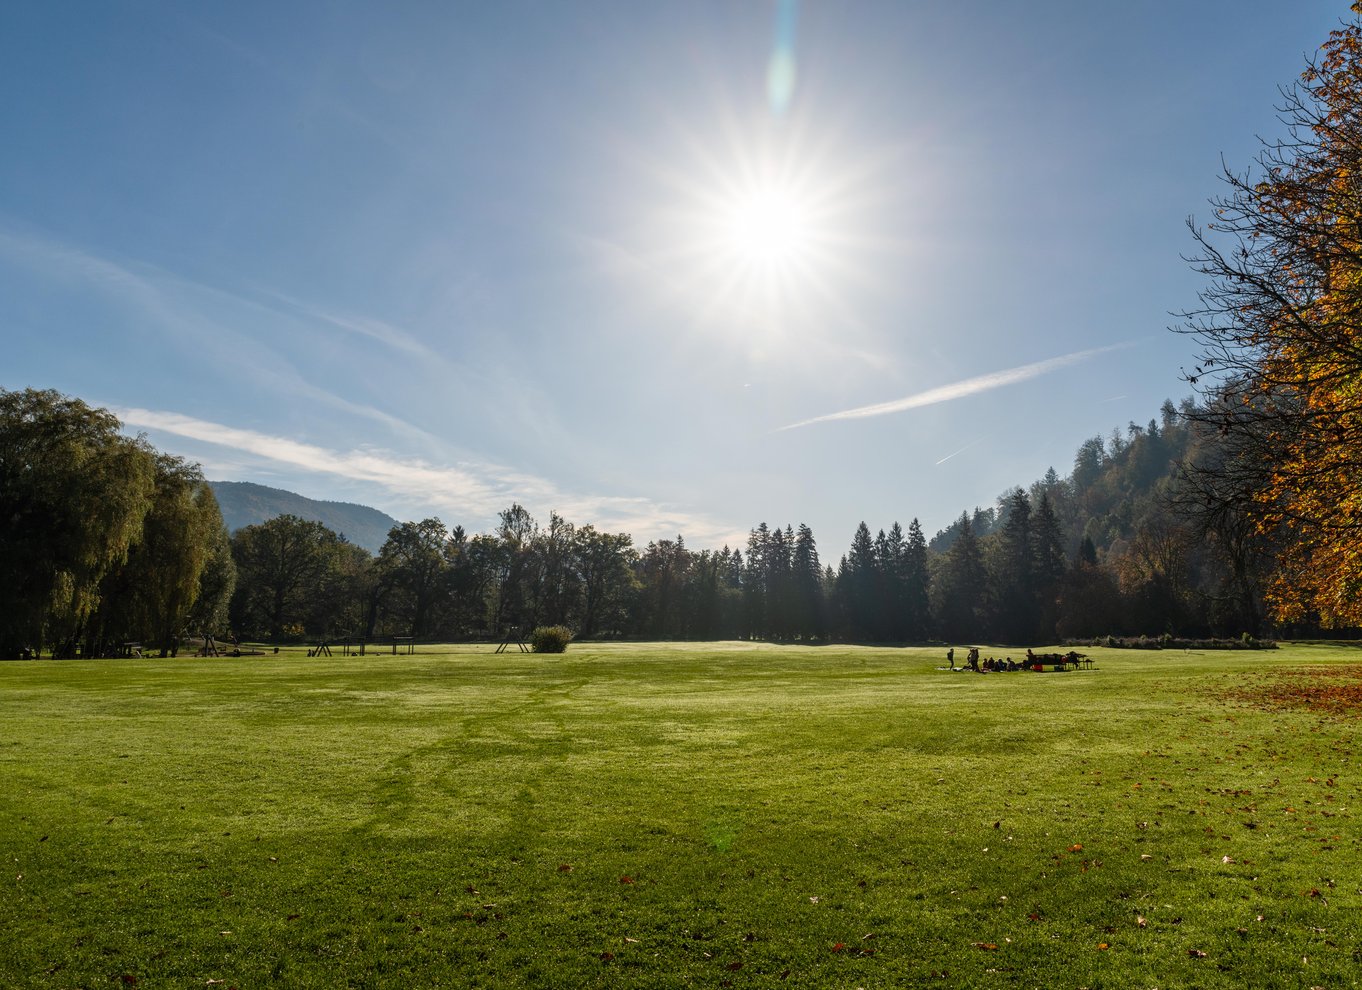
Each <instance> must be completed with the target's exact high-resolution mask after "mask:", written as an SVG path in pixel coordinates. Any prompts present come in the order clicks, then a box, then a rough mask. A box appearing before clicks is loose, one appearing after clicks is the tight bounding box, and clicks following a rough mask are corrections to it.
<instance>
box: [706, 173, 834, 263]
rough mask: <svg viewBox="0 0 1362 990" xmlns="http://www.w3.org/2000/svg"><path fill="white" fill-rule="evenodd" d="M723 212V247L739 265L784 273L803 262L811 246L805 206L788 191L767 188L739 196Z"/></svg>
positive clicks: (811, 221)
mask: <svg viewBox="0 0 1362 990" xmlns="http://www.w3.org/2000/svg"><path fill="white" fill-rule="evenodd" d="M724 212H725V213H726V215H725V216H723V217H722V224H721V226H722V228H723V235H724V239H725V241H726V243H725V244H724V245H723V246H724V247H725V248H726V249H727V250H728V251H729V252H731V254H732V255H733V258H734V260H736V261H738V262H740V263H742V264H745V265H749V266H752V267H754V268H764V269H788V268H791V267H793V266H796V265H798V264H799V263H800V261H801V259H805V258H807V256H808V254H809V252H810V250H811V249H812V248H813V246H814V238H815V225H814V217H813V216H812V214H811V211H810V208H809V205H808V204H807V203H806V202H804V201H803V200H802V199H801V197H800V196H799V195H798V194H797V193H796V192H795V191H794V190H793V189H791V188H789V187H786V186H780V185H768V186H764V187H759V188H755V189H751V190H748V191H746V192H743V193H740V194H739V195H737V196H735V197H734V198H733V201H732V202H731V203H729V204H728V205H727V206H726V208H725V210H724Z"/></svg>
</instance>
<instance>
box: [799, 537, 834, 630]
mask: <svg viewBox="0 0 1362 990" xmlns="http://www.w3.org/2000/svg"><path fill="white" fill-rule="evenodd" d="M790 580H791V585H792V588H791V592H792V593H791V598H792V600H793V602H794V608H795V624H794V632H796V633H797V634H798V636H799V638H800V639H802V640H805V641H808V640H811V639H822V638H824V637H825V636H826V635H827V614H826V612H827V609H826V606H825V604H824V597H823V568H822V566H821V565H820V564H819V563H818V546H817V544H816V543H815V542H814V538H813V530H811V529H809V527H808V526H806V525H804V523H800V524H799V534H798V535H797V536H796V537H795V543H794V555H793V558H792V560H791V575H790Z"/></svg>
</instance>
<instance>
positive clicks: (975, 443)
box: [934, 437, 984, 467]
mask: <svg viewBox="0 0 1362 990" xmlns="http://www.w3.org/2000/svg"><path fill="white" fill-rule="evenodd" d="M983 442H984V438H983V437H980V438H979V439H978V440H971V441H970V442H969V443H967V444H965V445H964V446H963V447H961V448H960V449H959V450H957V451H954V452H953V453H950V454H947V455H946V456H945V457H943V458H941V460H939V461H937V462H936V464H935V465H934V466H935V467H940V466H941V465H942V464H945V463H946V462H947V461H949V460H950V459H951V458H952V457H956V456H958V455H960V454H963V453H964V452H965V451H967V450H969V449H970V448H971V447H977V446H979V444H981V443H983Z"/></svg>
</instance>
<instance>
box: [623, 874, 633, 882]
mask: <svg viewBox="0 0 1362 990" xmlns="http://www.w3.org/2000/svg"><path fill="white" fill-rule="evenodd" d="M633 882H634V878H633V877H631V876H622V877H620V883H633Z"/></svg>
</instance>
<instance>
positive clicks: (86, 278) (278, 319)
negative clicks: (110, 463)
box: [0, 224, 452, 441]
mask: <svg viewBox="0 0 1362 990" xmlns="http://www.w3.org/2000/svg"><path fill="white" fill-rule="evenodd" d="M0 258H3V259H7V260H10V261H14V262H16V263H19V264H22V265H24V266H25V267H26V268H28V269H29V270H30V271H32V272H33V273H34V274H35V275H36V276H37V277H39V278H42V279H45V280H52V281H56V282H59V283H66V284H73V285H76V286H78V287H80V288H83V289H85V290H88V291H90V292H93V293H97V294H98V295H100V296H101V297H103V298H104V299H106V300H108V301H109V302H111V303H113V304H114V305H115V306H116V307H117V308H118V309H119V310H122V311H123V312H125V313H128V314H130V315H131V316H132V317H134V320H135V324H136V325H137V326H138V327H142V328H147V329H151V330H154V331H156V332H158V333H160V334H161V335H162V338H163V340H164V341H165V343H166V346H168V347H173V348H178V349H182V350H186V351H192V352H193V353H194V354H195V356H196V363H197V364H198V365H199V366H201V367H204V368H207V369H210V372H211V373H212V374H214V375H216V376H217V378H218V380H219V381H225V380H231V379H232V378H233V376H237V377H238V378H240V377H244V378H245V379H246V380H249V381H253V382H258V383H260V384H261V386H262V387H265V388H271V389H273V390H275V391H279V392H287V393H288V394H290V395H295V396H300V397H303V398H305V399H307V400H309V401H312V402H316V403H321V404H323V405H327V406H330V407H332V408H334V409H338V410H340V411H343V412H345V413H348V414H350V415H354V416H358V417H362V418H364V419H369V420H372V421H374V422H378V423H381V424H383V425H384V426H386V427H388V428H389V429H390V430H392V431H394V432H395V433H398V434H403V435H407V436H413V437H417V438H419V439H422V440H424V441H430V440H431V439H432V438H431V437H430V435H429V434H428V433H426V432H425V431H423V430H421V429H419V428H418V427H415V426H413V425H412V424H410V423H408V422H406V421H405V420H403V419H401V418H400V417H397V416H394V415H392V414H391V413H389V412H386V411H384V410H382V409H379V408H376V407H374V406H372V405H368V404H365V403H361V402H356V401H354V400H352V399H348V398H346V397H344V396H343V395H342V394H338V390H337V389H334V388H327V387H322V386H319V385H318V384H317V383H316V382H314V381H313V380H311V378H310V377H309V376H308V375H307V374H305V373H303V372H302V371H301V370H299V368H298V367H297V366H296V365H295V364H294V362H293V361H291V360H290V359H289V358H288V357H287V356H286V355H285V354H283V353H281V352H280V350H279V349H278V348H277V347H276V346H274V344H273V343H272V341H277V340H285V339H296V338H298V337H299V335H300V331H304V330H308V331H312V330H316V329H317V327H318V325H324V326H326V327H331V328H339V329H342V330H344V331H346V332H348V333H351V334H354V335H357V336H361V337H364V338H367V339H371V340H374V341H377V342H379V343H381V344H383V345H385V346H387V347H389V348H391V349H392V350H394V351H395V352H398V353H399V354H401V355H404V356H414V357H418V358H420V359H421V361H422V363H423V365H424V366H432V365H437V364H438V365H439V366H440V368H441V372H442V374H446V375H449V374H451V373H452V371H451V368H450V366H449V365H448V364H447V363H446V362H444V361H443V359H442V358H439V356H438V355H435V354H433V353H432V352H431V351H430V350H429V349H428V348H426V347H425V346H424V345H423V344H422V343H421V342H420V341H419V340H417V339H416V338H415V337H413V336H412V335H411V334H410V333H408V332H406V331H404V330H402V329H401V328H398V327H394V326H391V325H389V324H386V323H384V322H382V321H380V320H373V319H368V318H365V317H357V316H351V315H348V314H337V313H334V312H328V311H326V310H323V309H320V308H318V307H315V306H309V305H308V304H306V303H304V302H302V301H300V300H297V299H293V298H291V297H288V296H286V295H284V294H281V293H278V292H269V291H268V290H261V292H260V293H259V295H260V296H273V298H274V299H275V300H276V301H277V302H278V303H280V304H282V305H271V304H269V303H266V302H263V301H261V299H260V298H252V297H250V296H246V295H242V294H239V293H234V292H231V291H228V290H226V289H222V288H218V287H217V286H213V285H207V284H204V283H202V282H196V281H194V280H192V279H187V278H184V277H182V276H180V275H177V274H174V273H173V272H169V271H166V270H165V269H162V268H159V267H157V266H155V265H149V264H145V263H142V262H137V261H129V260H114V259H110V258H106V257H103V256H100V255H98V254H96V253H93V252H91V251H87V250H84V249H83V248H80V247H76V246H73V245H69V244H65V243H63V242H60V241H57V240H53V239H50V238H47V237H45V236H43V235H41V234H36V233H33V232H30V231H26V230H20V229H16V228H13V227H7V226H5V225H3V224H0ZM242 327H253V328H257V330H256V332H255V333H253V334H251V333H246V332H243V330H242V329H241V328H242Z"/></svg>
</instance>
